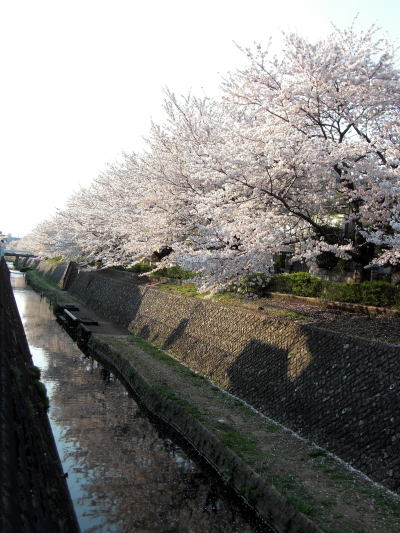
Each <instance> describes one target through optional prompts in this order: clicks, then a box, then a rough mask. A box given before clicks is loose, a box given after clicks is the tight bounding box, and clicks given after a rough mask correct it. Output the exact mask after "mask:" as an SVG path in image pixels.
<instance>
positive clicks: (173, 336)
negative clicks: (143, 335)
mask: <svg viewBox="0 0 400 533" xmlns="http://www.w3.org/2000/svg"><path fill="white" fill-rule="evenodd" d="M188 324H189V319H188V318H183V319H182V320H181V321H180V322H179V325H178V326H177V327H176V328H175V329H173V330H172V331H171V333H170V334H169V335H168V337H167V339H166V340H165V342H164V344H163V345H162V348H163V350H168V349H169V348H171V347H172V346H173V345H174V344H175V342H176V341H177V340H178V339H180V338H181V337H182V335H183V334H184V333H185V329H186V328H187V326H188Z"/></svg>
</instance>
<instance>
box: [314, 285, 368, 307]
mask: <svg viewBox="0 0 400 533" xmlns="http://www.w3.org/2000/svg"><path fill="white" fill-rule="evenodd" d="M320 296H321V298H322V299H324V300H331V301H334V302H350V303H355V304H358V303H363V297H362V290H361V283H344V282H343V283H339V282H335V281H324V282H323V286H322V290H321V294H320Z"/></svg>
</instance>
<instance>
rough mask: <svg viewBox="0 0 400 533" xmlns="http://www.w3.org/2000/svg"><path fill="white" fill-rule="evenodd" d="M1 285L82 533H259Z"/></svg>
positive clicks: (121, 392)
mask: <svg viewBox="0 0 400 533" xmlns="http://www.w3.org/2000/svg"><path fill="white" fill-rule="evenodd" d="M11 279H12V284H13V287H14V294H15V298H16V301H17V304H18V308H19V312H20V315H21V319H22V322H23V324H24V328H25V331H26V334H27V337H28V342H29V345H30V350H31V353H32V356H33V359H34V364H35V365H36V366H38V367H39V368H40V369H41V372H42V381H43V382H44V383H45V385H46V388H47V393H48V396H49V398H50V410H49V418H50V422H51V426H52V429H53V433H54V437H55V440H56V443H57V447H58V451H59V455H60V458H61V460H62V463H63V468H64V472H66V473H67V474H68V477H67V481H68V485H69V489H70V492H71V497H72V500H73V502H74V506H75V510H76V514H77V516H78V520H79V524H80V527H81V530H82V532H86V533H89V532H90V533H92V532H93V533H94V532H101V533H106V532H107V533H108V532H118V533H122V532H126V533H153V532H154V533H155V532H157V533H158V532H160V533H161V532H163V533H164V532H165V533H167V532H168V533H214V532H215V533H217V532H218V533H219V532H221V533H222V532H224V533H225V532H229V533H230V532H232V533H235V532H236V533H256V532H257V533H261V532H262V531H267V529H265V528H263V526H262V525H260V524H257V523H255V522H254V520H253V519H252V518H251V515H249V514H247V513H246V512H245V510H244V509H243V508H242V507H241V505H240V504H239V501H238V499H236V498H234V497H233V495H232V494H231V493H230V492H229V491H226V490H225V488H224V486H223V484H222V483H221V482H220V481H219V480H217V479H216V478H215V477H214V476H213V475H211V473H210V471H209V470H208V468H205V466H204V465H202V464H201V462H200V461H198V460H197V459H196V458H195V457H192V458H191V457H190V456H189V455H188V453H186V452H185V451H184V450H183V449H182V448H181V447H180V446H179V445H177V444H176V443H175V442H174V441H173V440H171V438H170V437H169V436H168V435H166V434H164V432H163V430H161V429H160V428H159V427H158V426H157V425H153V424H152V422H151V421H150V420H149V419H148V417H147V415H146V413H145V412H144V411H143V410H142V409H141V408H140V407H139V406H138V404H137V403H136V402H135V401H134V399H133V398H132V396H131V395H130V394H129V393H128V392H127V390H126V389H125V387H124V386H123V384H122V383H121V382H120V381H119V380H118V379H117V378H116V377H115V376H114V375H113V374H112V373H110V372H109V371H108V370H107V369H106V368H104V367H103V366H102V365H101V364H100V363H98V362H97V361H95V360H93V359H91V358H88V357H87V356H85V355H84V354H82V353H81V352H80V351H79V349H78V348H77V346H76V344H75V343H74V342H73V341H72V339H70V337H69V336H68V335H67V333H66V332H65V331H64V330H63V329H62V328H61V327H60V326H59V325H58V324H57V323H56V321H55V318H54V315H53V313H52V311H51V309H50V307H49V304H48V303H47V301H46V300H45V299H41V298H40V296H39V295H38V294H36V293H35V292H34V291H33V290H31V289H30V288H29V287H27V286H26V284H25V278H24V275H23V274H21V273H19V272H15V271H13V272H12V274H11Z"/></svg>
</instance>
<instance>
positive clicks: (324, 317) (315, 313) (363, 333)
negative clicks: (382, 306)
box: [258, 297, 400, 347]
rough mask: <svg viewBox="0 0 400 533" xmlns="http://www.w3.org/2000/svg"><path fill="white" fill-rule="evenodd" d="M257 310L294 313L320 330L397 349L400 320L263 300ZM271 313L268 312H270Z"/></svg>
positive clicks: (290, 301)
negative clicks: (395, 346) (364, 339)
mask: <svg viewBox="0 0 400 533" xmlns="http://www.w3.org/2000/svg"><path fill="white" fill-rule="evenodd" d="M258 307H259V308H260V307H262V308H263V309H262V310H263V311H266V312H268V309H269V308H272V309H277V310H282V311H295V312H296V313H301V314H302V315H304V318H303V319H301V318H300V317H299V320H301V321H302V322H306V323H312V324H314V325H316V326H320V327H323V328H329V329H335V330H338V331H343V332H344V333H347V334H349V333H350V334H351V335H356V336H358V337H366V338H368V339H375V340H380V341H383V342H387V343H390V344H395V345H398V346H399V347H400V317H398V316H396V317H390V316H373V315H365V314H359V313H350V312H349V311H344V310H342V309H328V308H327V307H317V306H313V305H310V304H306V303H303V302H300V301H296V300H290V299H286V298H282V299H279V298H276V297H275V298H274V299H273V300H272V299H263V300H262V301H261V300H260V301H258ZM272 309H271V311H272Z"/></svg>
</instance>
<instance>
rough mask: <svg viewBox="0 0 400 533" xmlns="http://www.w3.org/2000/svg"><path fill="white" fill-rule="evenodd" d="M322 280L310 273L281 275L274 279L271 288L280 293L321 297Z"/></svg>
mask: <svg viewBox="0 0 400 533" xmlns="http://www.w3.org/2000/svg"><path fill="white" fill-rule="evenodd" d="M322 284H323V282H322V280H321V279H320V278H316V277H314V276H312V275H311V274H309V273H308V272H295V273H294V274H279V275H277V276H275V277H274V280H273V282H272V284H271V287H272V288H273V289H274V290H276V291H278V292H289V293H292V294H295V295H296V296H319V295H320V294H321V290H322Z"/></svg>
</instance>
